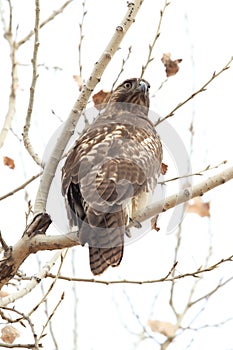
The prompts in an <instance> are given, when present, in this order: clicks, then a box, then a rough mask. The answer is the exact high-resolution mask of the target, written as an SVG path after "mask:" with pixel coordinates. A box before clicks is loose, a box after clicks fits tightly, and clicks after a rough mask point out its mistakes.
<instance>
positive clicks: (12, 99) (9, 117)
mask: <svg viewBox="0 0 233 350" xmlns="http://www.w3.org/2000/svg"><path fill="white" fill-rule="evenodd" d="M8 3H9V9H10V17H9V24H8V28H7V25H6V23H5V22H4V23H3V24H4V27H5V33H4V37H5V39H6V40H7V42H8V44H9V46H10V59H11V88H10V96H9V102H8V111H7V114H6V117H5V121H4V124H3V127H2V130H1V132H0V148H1V147H2V146H3V144H4V142H5V139H6V137H7V135H8V132H9V130H10V128H11V124H12V121H13V118H14V116H15V108H16V89H17V85H18V70H17V68H18V64H17V59H16V52H17V48H16V43H15V40H14V39H13V32H12V16H13V13H12V4H11V1H8ZM2 20H3V18H2Z"/></svg>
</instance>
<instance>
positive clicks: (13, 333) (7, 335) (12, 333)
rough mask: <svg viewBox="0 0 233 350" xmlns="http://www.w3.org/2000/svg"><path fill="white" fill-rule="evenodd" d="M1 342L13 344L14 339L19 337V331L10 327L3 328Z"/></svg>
mask: <svg viewBox="0 0 233 350" xmlns="http://www.w3.org/2000/svg"><path fill="white" fill-rule="evenodd" d="M1 332H2V336H1V338H2V340H3V341H4V342H5V343H7V344H12V343H14V341H15V339H16V338H17V337H19V336H20V333H19V331H18V330H17V329H16V328H14V327H12V326H5V327H3V328H2V329H1Z"/></svg>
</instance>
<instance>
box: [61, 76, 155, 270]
mask: <svg viewBox="0 0 233 350" xmlns="http://www.w3.org/2000/svg"><path fill="white" fill-rule="evenodd" d="M148 88H149V84H148V83H147V82H145V81H144V80H143V79H136V78H135V79H131V80H127V81H126V82H124V83H123V84H121V85H120V86H119V87H118V88H117V89H116V90H115V91H114V93H113V95H112V98H111V100H110V102H109V105H108V106H107V108H106V109H105V110H104V112H102V114H101V115H100V116H99V117H98V118H97V119H96V121H95V122H94V123H93V124H92V125H91V127H90V128H89V129H88V130H87V132H86V133H85V134H84V135H83V136H82V137H81V138H80V139H79V140H78V141H77V142H76V144H75V146H74V148H73V149H72V150H71V151H70V153H69V155H68V157H67V159H66V162H65V165H64V167H63V169H62V192H63V195H64V197H65V199H66V203H67V206H68V207H69V208H68V215H69V219H70V224H71V226H78V228H79V239H80V243H81V244H82V245H84V244H85V243H88V245H89V252H90V265H91V270H92V272H93V273H94V274H100V273H102V272H103V271H104V270H105V269H106V268H107V267H108V266H109V265H111V266H117V265H119V263H120V261H121V259H122V255H123V245H124V233H125V230H126V225H127V224H128V222H129V218H130V216H132V215H133V214H134V213H133V212H132V210H133V209H134V208H136V210H138V209H140V207H141V204H140V203H142V199H143V197H144V196H143V195H144V194H146V193H147V192H148V191H153V190H154V188H155V185H156V182H157V177H158V175H159V172H160V164H161V161H162V146H161V143H160V139H159V137H158V135H157V133H156V132H155V130H154V128H153V125H152V123H151V122H150V121H149V120H148V118H147V113H148V107H149V98H148ZM124 101H126V102H130V101H131V102H132V103H129V104H124V103H120V104H119V103H118V102H124ZM133 202H134V204H135V203H136V205H132V204H133ZM145 205H146V203H145V201H144V200H143V206H145Z"/></svg>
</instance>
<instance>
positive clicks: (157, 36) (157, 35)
mask: <svg viewBox="0 0 233 350" xmlns="http://www.w3.org/2000/svg"><path fill="white" fill-rule="evenodd" d="M168 5H170V2H169V1H168V0H165V3H164V6H163V9H162V10H161V11H160V19H159V23H158V26H157V30H156V34H155V37H154V40H153V42H152V43H151V44H149V52H148V57H147V60H146V63H145V65H143V66H142V71H141V75H140V78H142V77H143V75H144V73H145V71H146V69H147V67H148V66H149V64H150V63H151V62H152V61H153V59H154V57H151V56H152V52H153V49H154V46H155V44H156V42H157V40H158V38H159V37H160V29H161V25H162V20H163V17H164V12H165V10H166V8H167V7H168Z"/></svg>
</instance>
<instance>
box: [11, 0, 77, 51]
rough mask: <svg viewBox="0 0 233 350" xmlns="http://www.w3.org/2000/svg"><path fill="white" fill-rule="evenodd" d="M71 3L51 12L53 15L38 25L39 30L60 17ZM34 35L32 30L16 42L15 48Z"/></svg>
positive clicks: (67, 2)
mask: <svg viewBox="0 0 233 350" xmlns="http://www.w3.org/2000/svg"><path fill="white" fill-rule="evenodd" d="M72 1H74V0H68V1H66V2H65V3H64V4H63V5H62V6H61V7H60V8H59V9H58V10H56V11H53V13H52V14H51V15H50V16H49V17H48V18H46V19H45V20H44V21H43V22H41V23H40V25H39V29H41V28H43V27H44V26H45V25H46V24H47V23H49V22H50V21H52V20H53V19H54V18H56V17H57V15H60V14H61V13H62V12H63V11H64V9H65V8H66V7H67V6H68V5H69V4H70V3H71V2H72ZM34 34H35V32H34V30H32V31H30V33H28V34H27V35H26V36H25V37H24V38H23V39H21V40H20V41H18V42H17V44H16V47H17V48H19V47H20V46H21V45H23V44H25V43H26V42H27V41H28V40H29V39H30V38H31V37H32V36H33V35H34Z"/></svg>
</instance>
